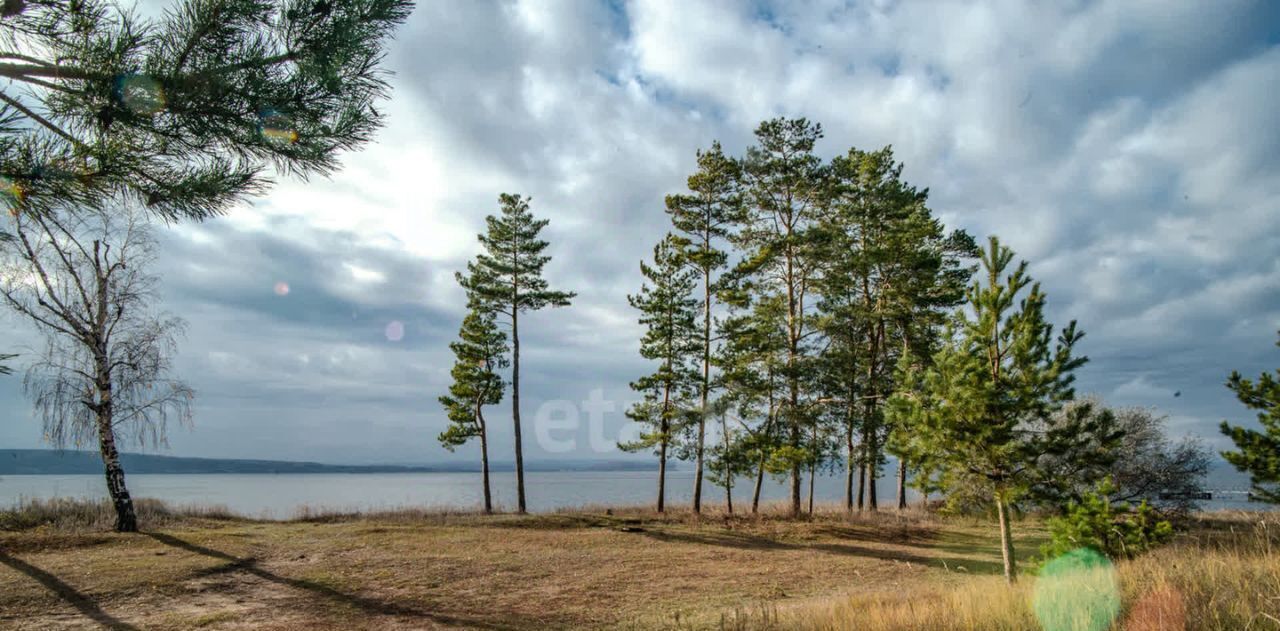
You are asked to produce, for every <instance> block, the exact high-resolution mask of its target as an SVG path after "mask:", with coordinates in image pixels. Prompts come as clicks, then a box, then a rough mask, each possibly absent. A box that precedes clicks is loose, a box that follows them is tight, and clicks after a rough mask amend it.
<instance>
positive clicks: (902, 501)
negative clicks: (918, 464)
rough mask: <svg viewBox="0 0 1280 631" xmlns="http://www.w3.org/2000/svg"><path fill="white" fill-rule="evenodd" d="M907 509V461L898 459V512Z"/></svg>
mask: <svg viewBox="0 0 1280 631" xmlns="http://www.w3.org/2000/svg"><path fill="white" fill-rule="evenodd" d="M906 508H907V460H906V458H902V457H899V458H898V510H905V509H906Z"/></svg>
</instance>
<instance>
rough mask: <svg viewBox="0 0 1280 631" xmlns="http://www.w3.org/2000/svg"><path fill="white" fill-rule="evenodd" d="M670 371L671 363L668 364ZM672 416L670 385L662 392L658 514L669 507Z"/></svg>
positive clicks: (659, 425)
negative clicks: (668, 485)
mask: <svg viewBox="0 0 1280 631" xmlns="http://www.w3.org/2000/svg"><path fill="white" fill-rule="evenodd" d="M667 366H668V370H669V369H670V361H668V363H667ZM670 414H671V384H670V383H668V384H667V385H666V386H664V387H663V390H662V420H661V421H660V422H659V424H658V428H659V430H660V431H661V432H662V438H661V439H660V440H661V442H660V443H659V447H658V512H659V513H661V512H663V511H664V510H666V505H667V442H668V441H669V436H668V432H670V431H671V425H670V421H669V420H668V419H670V418H671V417H670Z"/></svg>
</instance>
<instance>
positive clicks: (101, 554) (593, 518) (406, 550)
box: [0, 512, 1037, 630]
mask: <svg viewBox="0 0 1280 631" xmlns="http://www.w3.org/2000/svg"><path fill="white" fill-rule="evenodd" d="M144 528H145V524H144ZM1023 534H1024V537H1025V536H1027V535H1028V534H1029V535H1030V536H1031V537H1035V536H1036V534H1037V533H1036V532H1035V531H1034V530H1032V529H1023ZM1021 548H1022V550H1021V551H1020V552H1023V553H1026V552H1030V551H1031V550H1032V549H1033V548H1034V545H1033V544H1032V543H1031V542H1030V541H1025V540H1024V541H1023V542H1022V545H1021ZM997 572H999V551H998V548H997V545H996V540H995V532H994V528H993V527H991V526H990V525H987V524H981V523H962V524H957V523H945V524H943V523H939V522H937V521H933V520H930V519H921V518H917V517H910V516H903V517H900V516H895V515H893V514H891V513H890V514H884V515H880V516H878V517H873V518H861V519H848V518H846V517H844V516H843V515H840V514H838V513H831V514H827V515H820V516H818V517H816V518H814V519H813V520H811V521H801V522H793V521H788V520H784V519H780V518H763V519H740V518H738V519H732V520H731V519H726V518H724V517H723V516H718V517H717V516H712V517H704V518H702V519H694V518H692V517H691V516H688V515H685V516H676V517H664V518H657V517H656V516H653V515H647V514H644V513H639V512H632V513H624V514H621V515H620V516H614V515H606V514H604V513H576V514H562V515H544V516H530V517H516V516H494V517H479V516H451V517H444V516H441V517H434V518H433V517H429V516H421V515H419V516H414V517H396V516H390V515H384V516H374V517H368V518H361V519H353V520H343V521H337V522H285V523H276V522H248V521H236V520H232V521H214V520H195V521H192V522H191V523H187V524H180V525H178V526H173V527H169V528H167V529H165V530H161V531H154V532H145V533H142V534H132V535H117V534H112V533H74V532H44V531H39V530H37V531H28V532H21V533H0V628H12V629H81V628H103V627H106V628H116V629H189V628H205V629H246V628H254V629H309V630H310V629H353V628H354V629H455V628H466V629H548V628H689V627H694V628H696V627H700V626H711V627H713V628H714V627H718V626H721V625H720V624H719V622H718V621H719V620H720V619H722V618H724V617H726V616H729V617H732V615H733V612H734V611H735V610H738V611H741V610H746V609H750V608H753V607H760V606H763V605H768V606H775V605H783V606H785V605H786V604H787V603H789V602H801V601H803V600H805V599H809V598H814V597H820V596H830V595H836V594H843V593H850V592H856V591H861V590H876V591H885V590H899V589H901V590H910V589H913V588H918V587H920V586H924V585H929V586H934V587H936V586H937V585H938V584H939V583H940V582H947V581H959V580H962V579H963V577H965V576H968V575H972V574H994V573H997Z"/></svg>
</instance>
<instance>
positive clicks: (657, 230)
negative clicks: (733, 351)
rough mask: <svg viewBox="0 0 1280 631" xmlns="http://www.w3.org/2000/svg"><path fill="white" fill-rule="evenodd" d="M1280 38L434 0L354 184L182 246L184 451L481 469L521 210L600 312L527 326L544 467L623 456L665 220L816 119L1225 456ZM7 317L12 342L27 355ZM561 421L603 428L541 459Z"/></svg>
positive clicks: (1024, 13)
mask: <svg viewBox="0 0 1280 631" xmlns="http://www.w3.org/2000/svg"><path fill="white" fill-rule="evenodd" d="M1068 5H1069V6H1068ZM1277 25H1280V5H1276V4H1275V3H1272V2H1261V1H1260V2H1245V1H1239V2H1228V1H1224V2H1214V3H1203V2H1190V1H1188V2H1165V1H1150V2H1147V1H1142V2H1135V1H1133V0H1116V1H1105V2H1085V1H1081V2H1071V3H1040V2H1026V3H1021V2H1003V1H1000V2H988V3H971V2H963V3H961V2H928V3H923V2H910V3H908V2H901V3H899V2H893V1H888V0H879V1H872V2H806V3H800V2H776V3H773V2H755V3H745V2H730V1H710V2H696V3H694V2H682V1H677V0H669V1H662V0H653V1H643V2H641V1H637V2H628V3H621V2H587V1H583V2H570V1H565V2H532V1H531V2H479V1H477V2H433V1H430V0H423V1H422V2H421V4H420V6H419V7H418V8H417V9H416V11H415V13H414V15H413V17H412V18H411V20H410V22H409V24H408V25H407V26H406V27H405V28H404V29H403V30H402V31H401V32H400V34H399V36H398V37H397V40H396V42H395V44H394V46H393V49H392V50H391V52H390V55H389V58H388V63H389V64H390V66H391V68H392V69H393V70H394V71H395V73H396V75H395V76H394V78H393V80H392V84H393V86H394V96H393V98H392V100H391V101H390V102H388V103H386V104H385V106H384V107H385V109H386V111H387V112H388V115H389V116H388V118H389V125H388V126H387V127H386V128H385V129H384V130H382V131H381V133H380V134H379V135H378V137H377V140H376V142H375V143H373V144H371V145H370V146H368V147H367V148H366V149H365V150H363V151H360V152H358V153H353V154H349V155H347V156H345V159H344V161H343V162H344V168H343V169H342V171H341V172H340V173H338V174H337V175H335V176H334V177H333V178H331V179H328V180H325V179H318V180H313V181H310V182H300V181H296V180H284V181H282V182H281V183H280V185H279V186H277V187H276V188H275V189H274V190H273V191H272V193H271V194H269V195H268V196H266V197H264V198H262V199H260V200H258V201H257V202H256V203H254V204H252V205H249V206H246V207H243V208H239V209H237V210H235V211H234V212H232V213H231V214H230V215H228V216H227V217H224V218H221V219H217V220H212V221H208V222H206V223H204V224H192V223H186V224H182V225H179V226H176V227H171V228H161V229H160V230H161V236H162V242H163V248H164V254H163V257H162V261H161V265H160V267H159V271H160V272H161V274H162V275H163V277H164V295H165V307H166V308H167V309H168V310H169V311H172V312H174V313H176V314H179V315H182V316H184V317H185V318H187V319H188V320H189V321H190V330H189V334H188V337H187V339H186V341H185V342H184V344H183V345H182V354H181V357H180V360H179V364H178V367H179V369H180V371H181V373H182V375H183V376H184V377H185V378H186V379H188V380H189V381H190V382H191V384H192V385H193V386H194V387H195V388H196V389H197V391H198V395H199V399H198V404H197V409H196V425H195V427H194V429H193V430H192V431H189V432H188V431H185V430H177V431H174V432H172V436H171V445H172V449H171V450H170V451H171V453H175V454H177V455H192V456H227V457H261V458H288V459H309V460H320V461H337V462H439V461H443V460H448V459H463V460H466V461H468V462H469V461H471V460H472V459H473V453H472V452H471V451H469V450H470V449H471V447H468V448H464V449H463V450H460V451H459V453H458V454H449V453H448V452H445V451H444V450H443V449H441V448H440V447H439V446H438V445H437V444H436V442H435V435H436V434H437V433H438V432H439V431H440V430H441V429H442V428H443V425H444V422H445V421H444V415H443V413H442V410H441V409H440V406H439V405H438V404H437V402H436V400H435V397H436V396H437V395H439V394H441V393H442V392H443V391H444V389H445V388H446V386H447V377H448V369H449V365H450V361H451V355H450V353H449V351H448V348H447V344H448V342H449V341H450V340H451V339H452V338H453V336H454V334H455V333H456V330H457V325H458V323H459V321H460V320H461V318H462V306H463V305H462V303H463V300H462V295H461V292H460V290H459V289H458V288H457V286H456V283H455V282H454V279H453V272H454V271H455V270H458V269H460V268H462V267H463V265H464V264H465V261H466V259H467V258H469V257H470V256H472V255H474V254H475V252H476V251H477V250H478V248H479V246H478V244H477V242H476V240H475V233H476V232H478V231H479V230H481V229H482V228H483V226H484V216H485V215H486V214H489V213H493V212H496V210H497V196H498V193H499V192H504V191H506V192H519V193H525V194H529V195H532V196H533V208H534V211H535V213H537V214H539V215H541V216H546V217H549V218H551V225H550V227H549V228H548V229H547V231H546V233H545V234H546V237H547V238H548V240H550V241H551V243H552V246H551V248H550V250H549V253H550V254H551V255H552V256H553V257H554V261H553V262H552V263H551V265H550V266H549V268H548V274H549V279H550V281H551V282H552V284H553V286H556V287H558V288H562V289H569V290H574V291H577V292H578V293H579V297H578V298H577V300H576V302H575V304H574V306H573V307H571V308H568V309H560V310H552V311H544V312H539V313H537V314H534V315H532V316H530V317H529V318H528V320H527V321H522V334H523V335H524V336H525V337H523V343H524V344H523V346H524V349H525V353H524V356H523V358H522V359H523V367H524V371H523V372H522V377H523V379H522V381H523V384H524V388H525V390H524V392H523V394H524V399H525V406H526V407H525V415H526V418H527V419H530V425H531V426H530V427H529V429H527V430H526V432H527V433H526V436H529V437H530V438H527V439H526V444H527V445H529V446H528V447H527V449H528V456H527V457H528V458H531V459H534V460H547V459H551V458H561V457H567V458H575V459H581V458H614V457H618V453H617V452H616V451H610V450H608V449H604V448H602V447H607V446H608V445H611V444H612V443H613V442H614V441H615V440H616V439H617V437H618V432H619V431H620V428H622V426H623V418H622V415H621V407H622V406H623V405H624V404H625V402H626V401H627V400H628V399H629V398H630V395H629V393H628V389H627V383H628V382H629V381H630V380H631V379H633V378H635V377H636V376H638V375H639V374H642V373H643V371H644V370H645V365H644V363H643V362H642V360H640V359H639V357H638V356H637V353H636V349H637V336H638V332H639V329H638V327H637V326H636V325H635V317H634V314H633V313H632V312H631V310H630V308H629V307H628V306H627V304H626V300H625V296H626V294H627V293H628V292H631V291H634V290H635V289H636V288H637V286H638V284H639V281H640V277H639V272H638V269H637V261H638V260H639V259H641V258H642V257H644V256H646V254H647V253H648V252H649V250H650V248H651V247H652V244H653V243H654V242H656V241H657V240H658V239H659V238H660V237H661V236H662V234H663V233H664V232H665V231H666V230H667V229H668V224H667V219H666V216H665V215H664V213H663V212H662V199H663V196H664V195H665V194H667V193H671V192H676V191H678V190H679V189H680V188H681V187H682V185H683V181H684V178H685V176H687V175H688V173H689V172H690V171H691V170H692V169H693V166H694V153H695V151H696V150H697V149H699V148H703V147H706V146H708V145H709V144H710V143H711V142H712V141H713V140H717V139H718V140H720V141H721V142H722V143H723V144H724V145H725V148H726V150H728V151H730V152H732V153H735V154H736V153H740V152H741V151H742V150H744V149H745V148H746V147H747V146H748V145H749V144H750V143H751V132H752V129H753V128H754V127H755V125H756V124H757V123H758V122H759V121H760V120H762V119H765V118H768V117H773V116H779V115H786V116H806V117H809V118H810V119H813V120H816V121H818V122H821V123H822V124H823V126H824V128H825V130H826V138H825V139H824V140H823V142H822V144H821V145H820V146H819V151H820V153H822V154H823V155H824V156H826V157H830V156H833V155H836V154H838V153H843V152H844V151H846V150H847V149H848V148H849V147H851V146H856V147H859V148H863V149H873V148H877V147H880V146H883V145H886V144H892V145H893V147H894V150H895V152H896V153H897V155H898V157H899V158H900V159H901V160H903V161H905V163H906V165H907V167H906V177H907V179H908V180H909V181H910V182H912V183H913V184H915V185H917V186H921V187H928V188H929V189H930V190H931V205H932V207H933V208H934V210H935V212H937V213H938V214H939V215H940V216H941V217H943V218H944V219H945V221H946V222H947V223H948V225H949V226H951V227H955V228H964V229H966V230H969V231H970V232H971V233H973V234H975V235H977V236H979V237H980V238H982V237H985V235H987V234H989V233H992V232H995V233H998V234H999V235H1000V236H1001V237H1002V238H1003V239H1004V240H1005V241H1006V242H1007V243H1008V244H1009V245H1010V246H1012V247H1013V248H1014V249H1015V250H1016V251H1017V253H1018V254H1019V255H1020V256H1022V257H1024V258H1026V259H1028V260H1029V261H1030V262H1031V272H1032V274H1033V275H1034V276H1036V278H1037V279H1039V280H1041V281H1042V282H1043V285H1044V288H1045V290H1046V291H1047V292H1048V295H1049V298H1050V309H1051V315H1052V317H1053V319H1054V321H1055V322H1057V323H1059V324H1065V322H1066V321H1067V320H1069V319H1077V320H1079V322H1080V325H1081V327H1082V328H1083V329H1084V330H1085V331H1086V332H1087V334H1088V336H1087V337H1086V339H1085V341H1084V343H1083V347H1084V351H1085V352H1086V353H1087V354H1088V355H1090V356H1091V358H1092V361H1091V362H1090V363H1089V364H1088V365H1087V367H1086V368H1085V369H1084V370H1083V371H1082V372H1081V374H1080V384H1079V385H1080V390H1081V391H1082V392H1089V393H1095V394H1098V395H1099V396H1101V397H1103V398H1104V399H1105V400H1106V401H1108V402H1110V403H1114V404H1123V405H1143V406H1154V407H1155V408H1157V409H1158V410H1160V411H1161V412H1163V413H1166V414H1168V415H1169V416H1170V417H1171V419H1172V421H1173V422H1172V426H1173V428H1174V430H1175V432H1177V433H1194V434H1198V435H1202V436H1205V437H1206V438H1208V439H1209V440H1210V441H1213V444H1215V445H1217V444H1219V443H1217V442H1216V441H1217V439H1216V437H1215V436H1214V435H1215V433H1216V430H1215V426H1216V423H1217V422H1218V421H1219V420H1220V419H1222V418H1224V417H1230V418H1233V419H1237V420H1240V419H1244V418H1245V417H1246V415H1247V412H1246V411H1245V410H1244V409H1243V408H1242V407H1240V406H1238V405H1237V404H1235V403H1234V401H1233V399H1232V398H1231V396H1230V393H1229V392H1227V391H1226V389H1225V388H1223V387H1222V383H1223V381H1224V379H1225V377H1226V375H1227V373H1228V372H1229V371H1230V370H1232V369H1240V370H1242V371H1245V372H1248V373H1257V372H1260V371H1262V370H1264V369H1267V368H1268V367H1274V366H1275V365H1276V364H1277V363H1278V362H1277V360H1278V359H1280V354H1277V352H1276V350H1275V348H1274V347H1273V346H1272V342H1273V340H1274V335H1275V330H1276V329H1277V328H1280V227H1278V225H1277V224H1278V223H1280V202H1277V200H1280V117H1277V116H1276V113H1275V95H1277V94H1280V27H1278V26H1277ZM9 322H13V323H14V324H13V325H12V326H10V327H7V328H6V330H5V331H4V332H3V333H0V349H7V348H11V347H14V346H17V345H20V344H22V343H25V342H27V341H28V340H29V337H28V336H29V333H28V332H27V330H26V329H25V328H24V327H23V326H21V325H20V324H18V323H17V322H16V320H9ZM524 322H527V328H525V327H526V325H525V324H524ZM597 390H598V391H599V395H598V396H599V397H602V398H603V399H604V403H602V404H600V405H598V406H596V407H597V409H601V410H604V411H603V413H602V414H603V419H604V425H603V427H602V428H600V427H596V428H594V429H593V427H592V426H591V425H590V424H589V423H588V422H587V421H588V413H587V410H586V409H584V408H583V406H582V401H584V400H586V399H587V398H588V397H589V396H591V393H592V392H593V391H597ZM548 401H553V402H554V401H560V403H553V404H550V405H547V406H544V403H546V402H548ZM565 402H567V403H565ZM610 403H612V411H608V409H609V404H610ZM540 408H541V409H542V410H543V412H544V415H545V416H546V417H548V418H550V419H551V421H552V425H554V424H555V423H556V422H557V419H559V421H558V422H560V423H561V424H562V425H568V426H569V427H576V429H556V430H554V431H551V432H550V434H549V436H550V438H553V439H554V440H541V441H539V440H537V439H536V438H535V437H533V436H534V433H535V430H534V428H533V427H532V420H533V419H534V417H535V416H536V415H537V411H538V410H539V409H540ZM0 414H2V415H3V417H4V422H3V423H2V424H0V444H3V445H4V446H6V447H36V446H39V445H40V432H39V425H38V423H37V422H36V421H35V420H34V419H32V418H31V414H30V407H29V405H28V403H27V402H26V401H25V400H24V399H23V397H22V394H21V389H20V379H19V378H17V377H9V378H4V379H0ZM506 414H507V412H506V408H503V407H497V408H494V411H493V413H492V414H491V418H492V419H493V423H494V425H495V427H496V428H497V436H496V437H495V443H496V444H495V447H494V449H495V451H494V454H495V459H498V460H506V459H507V458H508V456H507V455H506V454H508V453H509V444H510V443H509V438H508V436H509V430H508V428H507V422H509V421H508V420H507V417H506ZM575 415H576V416H577V417H578V418H579V420H580V421H581V423H580V424H578V425H570V424H568V423H567V422H566V421H564V419H566V418H569V419H570V420H572V418H573V417H574V416H575ZM568 439H573V441H574V442H572V443H570V442H569V441H568ZM593 442H594V443H595V447H593V446H592V444H593ZM563 450H568V451H567V453H564V452H563Z"/></svg>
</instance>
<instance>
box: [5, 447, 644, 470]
mask: <svg viewBox="0 0 1280 631" xmlns="http://www.w3.org/2000/svg"><path fill="white" fill-rule="evenodd" d="M120 458H121V461H122V464H123V465H124V469H125V471H126V472H127V473H128V474H134V475H136V474H147V475H149V474H188V475H218V474H264V475H265V474H295V473H306V474H320V473H330V474H333V473H348V474H388V473H479V472H480V468H479V467H476V466H474V465H453V464H440V465H377V464H373V465H338V464H324V463H319V462H298V461H288V460H249V459H237V458H188V457H182V456H161V455H153V454H136V453H125V454H121V456H120ZM514 470H515V468H514V465H512V464H511V463H497V464H494V465H491V466H490V471H492V472H498V473H502V472H510V471H514ZM656 470H657V466H656V464H654V463H650V462H627V461H599V462H593V461H576V462H530V463H527V464H526V465H525V471H530V472H567V471H597V472H600V471H656ZM101 473H102V461H101V460H100V459H99V456H98V454H97V453H96V452H92V451H76V450H66V451H58V450H53V449H0V476H4V475H94V474H101Z"/></svg>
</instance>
